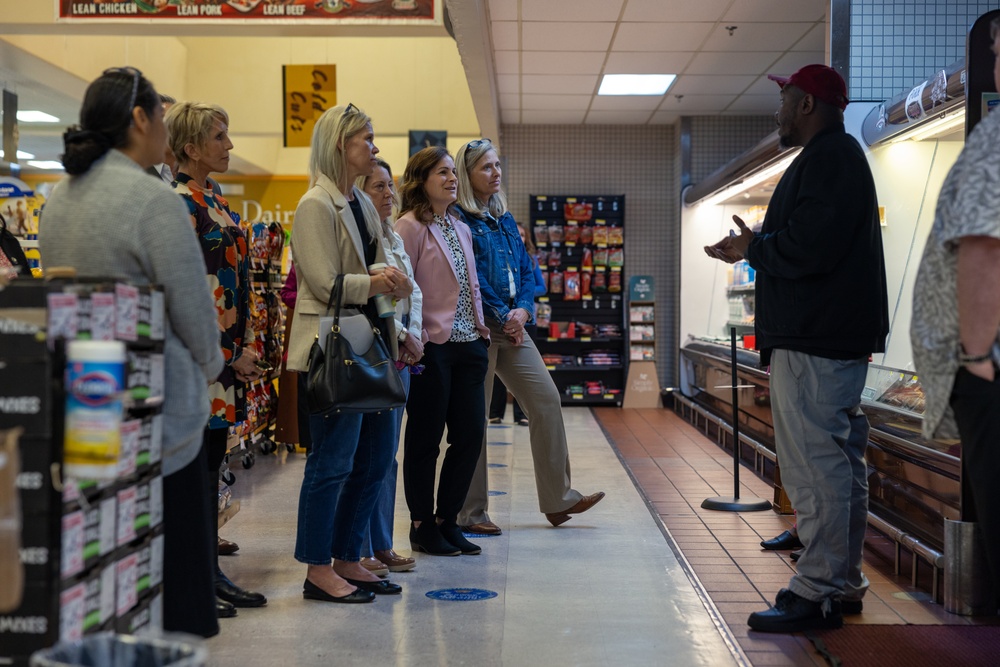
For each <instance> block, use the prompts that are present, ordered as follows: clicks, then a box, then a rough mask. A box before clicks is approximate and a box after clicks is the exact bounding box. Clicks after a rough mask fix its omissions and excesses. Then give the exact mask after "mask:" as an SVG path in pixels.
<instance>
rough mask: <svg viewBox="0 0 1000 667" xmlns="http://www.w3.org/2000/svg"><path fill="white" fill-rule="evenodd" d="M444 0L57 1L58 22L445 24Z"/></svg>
mask: <svg viewBox="0 0 1000 667" xmlns="http://www.w3.org/2000/svg"><path fill="white" fill-rule="evenodd" d="M441 2H442V0H132V1H131V2H117V1H115V0H91V2H76V1H75V0H56V6H57V9H56V20H57V21H107V20H114V21H122V20H132V21H136V20H140V21H144V22H146V21H208V22H212V21H226V22H230V23H231V22H238V21H242V22H267V21H279V22H284V23H287V22H292V21H304V22H307V23H322V22H330V21H339V22H342V23H352V24H387V23H391V24H399V23H414V24H420V25H443V20H442V11H441Z"/></svg>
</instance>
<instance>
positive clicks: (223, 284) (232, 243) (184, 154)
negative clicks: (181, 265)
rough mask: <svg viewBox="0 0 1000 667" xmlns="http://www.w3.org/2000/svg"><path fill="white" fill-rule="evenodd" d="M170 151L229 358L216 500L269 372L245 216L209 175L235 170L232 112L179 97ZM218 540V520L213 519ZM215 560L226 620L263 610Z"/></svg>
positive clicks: (213, 402) (170, 123) (213, 449)
mask: <svg viewBox="0 0 1000 667" xmlns="http://www.w3.org/2000/svg"><path fill="white" fill-rule="evenodd" d="M165 121H166V125H167V135H168V137H169V148H170V150H171V151H172V152H173V154H174V156H175V157H176V159H177V174H175V176H174V182H173V188H174V192H176V193H177V194H178V195H180V197H181V199H183V200H184V205H185V206H186V207H187V211H188V214H189V215H190V216H191V224H192V226H193V227H194V231H195V233H196V234H197V235H198V241H199V243H200V245H201V252H202V255H203V256H204V258H205V266H206V268H207V270H208V274H207V276H206V277H207V280H208V286H209V288H210V289H211V291H212V295H213V297H214V298H215V311H216V316H217V319H218V327H219V332H220V343H221V345H222V356H223V358H224V359H225V361H226V365H225V366H224V367H223V369H222V373H221V374H219V377H218V379H217V380H216V381H215V382H213V383H212V384H211V385H209V388H208V394H209V406H210V411H211V413H210V415H209V418H208V425H207V427H206V428H205V435H204V447H205V451H206V455H207V457H208V473H209V483H208V489H207V491H206V493H208V496H209V498H213V499H214V498H216V497H217V496H218V485H219V468H220V467H221V466H222V462H223V460H225V458H226V453H227V451H228V444H227V440H228V435H229V428H230V427H231V426H233V425H235V424H239V423H240V422H243V421H244V420H245V419H246V383H247V382H252V381H254V380H257V379H259V378H260V377H261V375H262V370H261V369H260V368H259V367H258V365H257V363H258V361H259V359H258V358H257V353H256V351H255V350H254V347H253V340H254V332H253V330H252V329H251V328H250V254H249V246H248V244H247V238H246V234H245V233H244V231H243V229H242V228H241V227H240V217H239V216H238V215H237V214H236V213H234V212H233V211H231V210H230V208H229V203H228V202H227V201H226V200H225V199H223V198H222V196H221V195H219V194H217V193H216V192H215V191H214V190H213V189H212V187H211V185H210V179H209V174H212V173H219V174H222V173H225V172H226V171H227V170H228V169H229V151H230V150H232V148H233V142H231V141H230V140H229V114H227V113H226V111H225V109H223V108H222V107H220V106H217V105H214V104H203V103H201V102H180V103H179V104H174V105H173V106H171V107H170V110H169V111H167V115H166V118H165ZM213 528H214V531H213V532H214V537H215V543H216V544H218V540H219V525H218V522H215V523H214V524H213ZM212 558H213V560H214V561H215V593H216V595H217V596H218V597H219V599H220V600H221V602H219V603H218V606H217V611H218V614H219V616H220V617H221V618H226V617H231V616H235V615H236V610H235V609H234V607H262V606H264V605H265V604H267V598H266V597H264V596H263V595H262V594H260V593H256V592H252V591H248V590H245V589H243V588H240V587H239V586H237V585H236V584H234V583H233V582H232V581H230V579H229V578H228V577H227V576H226V575H225V574H223V572H222V570H221V569H220V568H219V553H218V549H217V548H216V549H215V552H214V554H213V556H212Z"/></svg>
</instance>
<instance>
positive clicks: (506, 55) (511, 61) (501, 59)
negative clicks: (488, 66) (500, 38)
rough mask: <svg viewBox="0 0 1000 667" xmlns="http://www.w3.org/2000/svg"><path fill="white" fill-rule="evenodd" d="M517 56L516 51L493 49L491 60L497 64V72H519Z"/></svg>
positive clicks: (518, 58)
mask: <svg viewBox="0 0 1000 667" xmlns="http://www.w3.org/2000/svg"><path fill="white" fill-rule="evenodd" d="M519 56H520V54H519V53H518V52H517V51H494V52H493V62H494V64H496V66H497V74H520V73H521V66H520V64H519V61H520V57H519Z"/></svg>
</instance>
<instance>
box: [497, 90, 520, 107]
mask: <svg viewBox="0 0 1000 667" xmlns="http://www.w3.org/2000/svg"><path fill="white" fill-rule="evenodd" d="M499 97H500V108H501V109H503V110H504V111H507V110H510V109H513V110H515V111H516V110H519V109H520V108H521V96H520V95H518V94H517V93H500V95H499Z"/></svg>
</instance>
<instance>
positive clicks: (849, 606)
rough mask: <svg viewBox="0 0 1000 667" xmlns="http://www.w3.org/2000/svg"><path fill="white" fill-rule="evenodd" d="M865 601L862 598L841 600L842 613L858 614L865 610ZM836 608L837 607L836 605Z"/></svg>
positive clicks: (848, 614) (847, 614) (845, 614)
mask: <svg viewBox="0 0 1000 667" xmlns="http://www.w3.org/2000/svg"><path fill="white" fill-rule="evenodd" d="M864 607H865V603H864V602H863V601H861V600H841V601H840V613H841V614H843V615H844V616H857V615H858V614H860V613H861V612H862V611H864ZM835 608H836V607H835Z"/></svg>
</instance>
